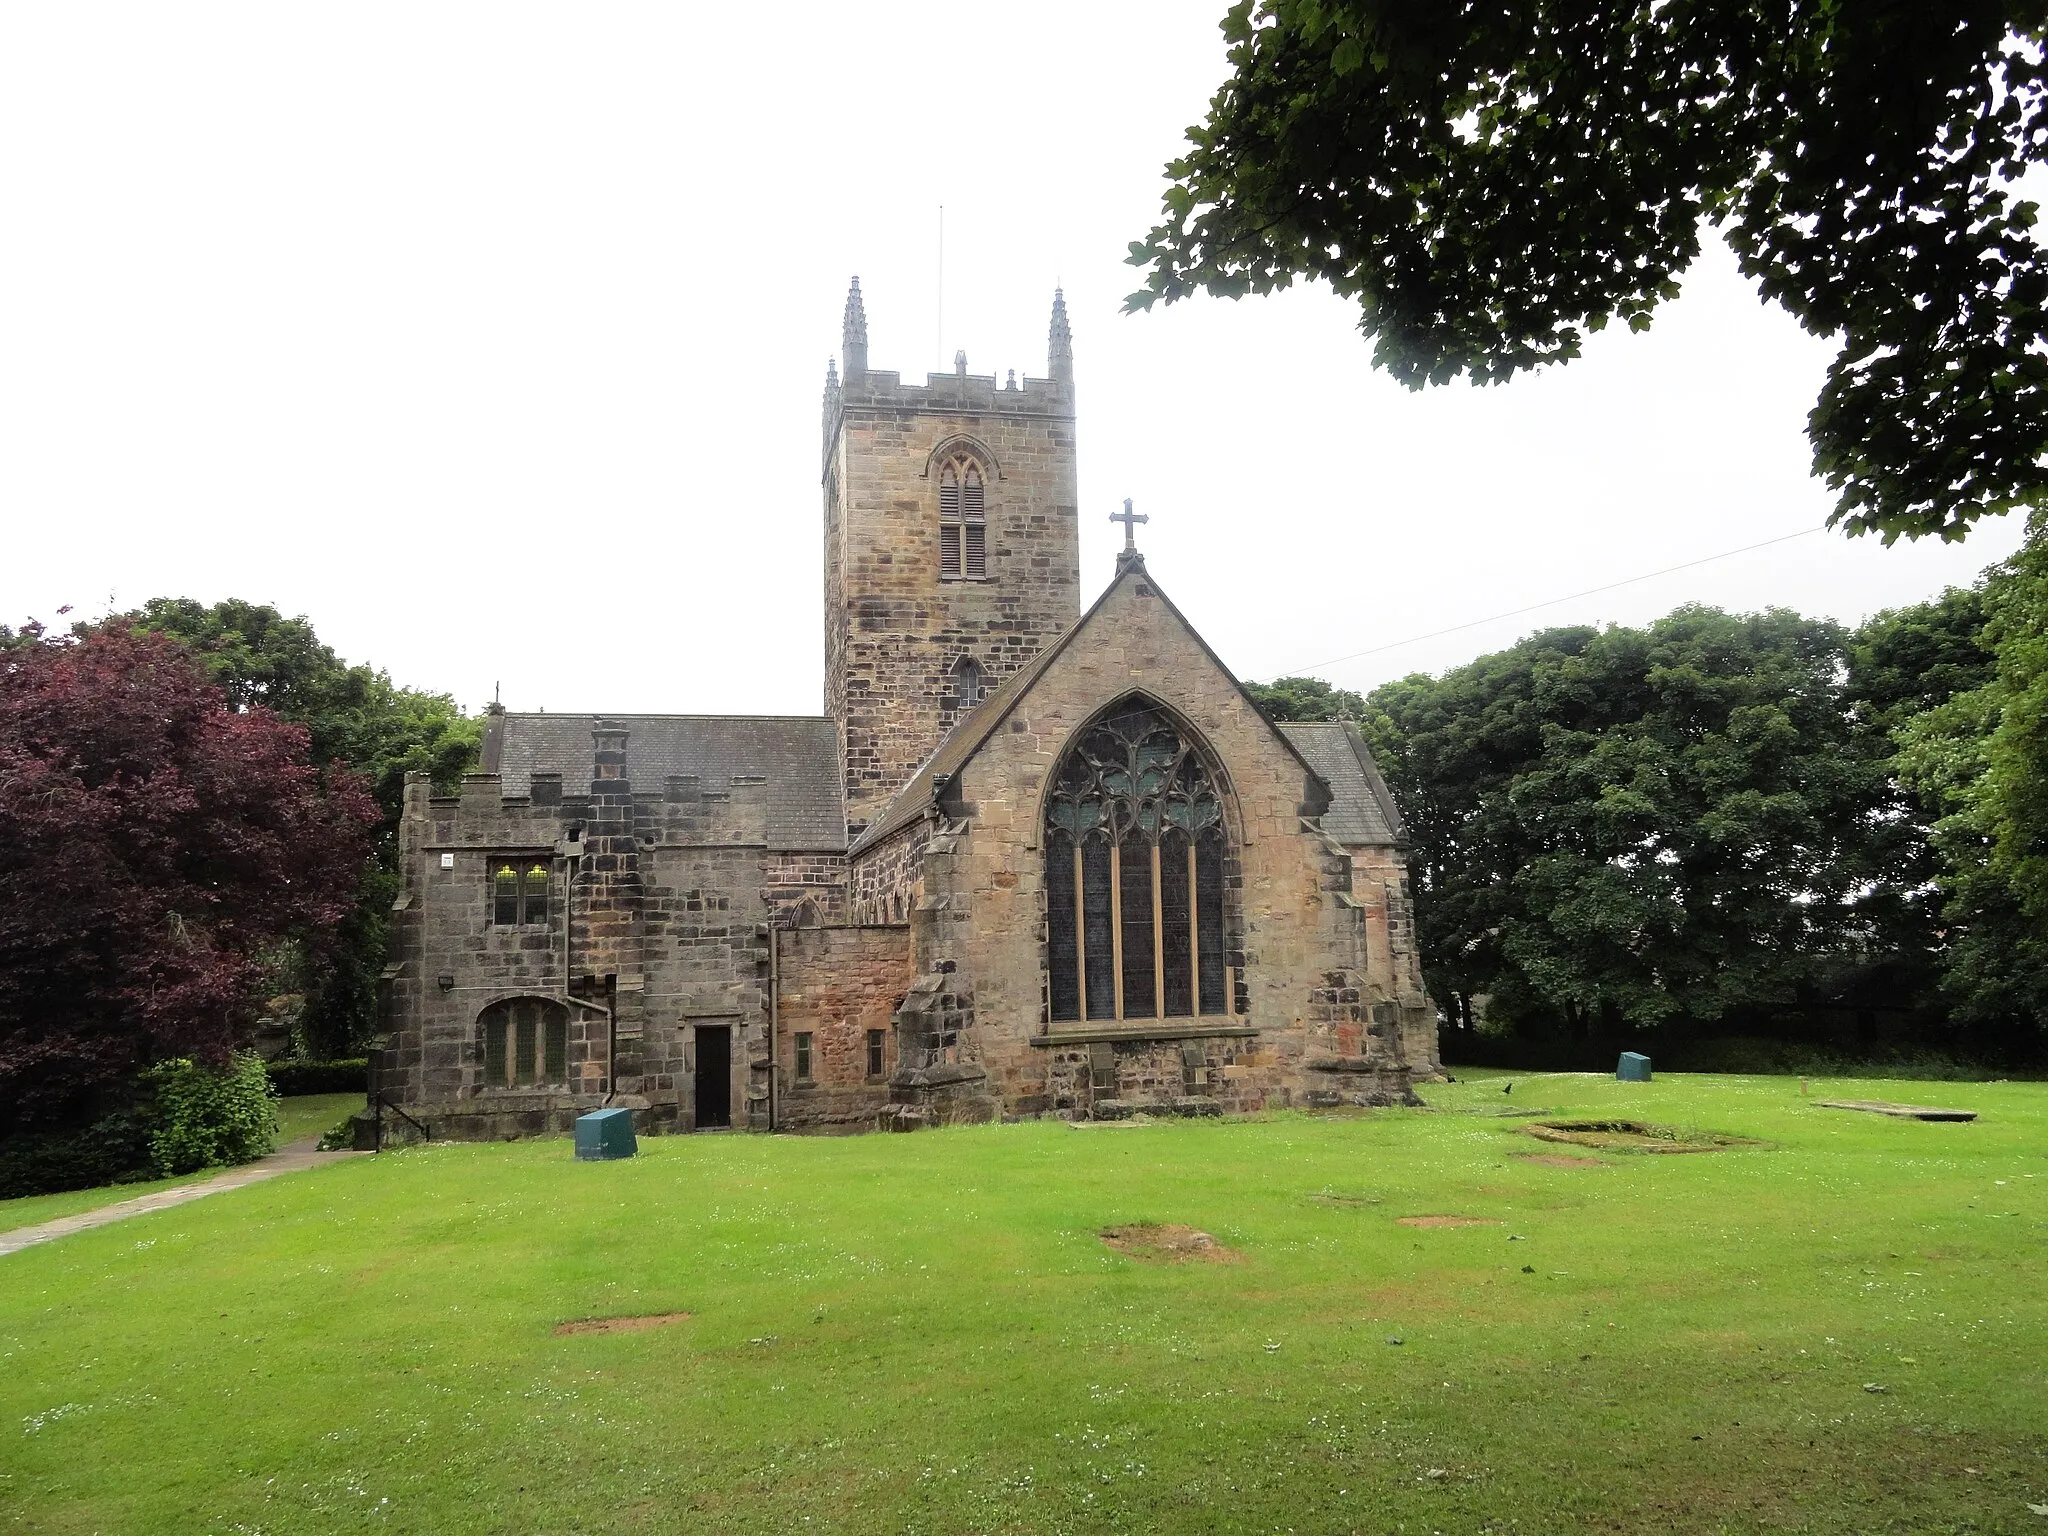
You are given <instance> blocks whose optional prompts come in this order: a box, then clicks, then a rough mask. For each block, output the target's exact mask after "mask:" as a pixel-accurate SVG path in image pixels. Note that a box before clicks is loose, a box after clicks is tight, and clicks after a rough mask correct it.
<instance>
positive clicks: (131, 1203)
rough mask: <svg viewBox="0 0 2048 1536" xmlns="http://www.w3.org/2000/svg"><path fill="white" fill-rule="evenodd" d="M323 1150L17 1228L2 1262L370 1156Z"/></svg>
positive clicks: (297, 1145) (304, 1150) (278, 1155)
mask: <svg viewBox="0 0 2048 1536" xmlns="http://www.w3.org/2000/svg"><path fill="white" fill-rule="evenodd" d="M318 1146H319V1139H318V1138H317V1137H313V1136H308V1137H307V1138H306V1139H305V1140H304V1141H295V1142H293V1143H292V1144H291V1145H290V1146H288V1147H284V1148H281V1149H280V1150H278V1151H276V1152H273V1153H271V1154H270V1156H268V1157H263V1158H258V1159H257V1160H256V1161H255V1162H253V1163H245V1164H243V1166H241V1167H240V1168H230V1169H229V1170H228V1171H227V1172H225V1173H219V1174H215V1175H214V1176H213V1177H212V1178H210V1179H198V1180H195V1181H194V1182H192V1183H190V1184H179V1185H177V1186H176V1187H174V1188H171V1189H159V1190H156V1191H155V1192H153V1193H151V1194H147V1195H137V1196H136V1197H135V1198H134V1199H133V1200H122V1201H118V1202H116V1203H115V1204H113V1205H102V1206H98V1207H96V1208H95V1209H93V1210H90V1211H77V1212H74V1213H73V1214H71V1215H69V1216H59V1217H58V1218H57V1219H56V1220H55V1221H46V1222H44V1223H42V1225H40V1226H34V1227H16V1228H15V1229H14V1230H13V1231H12V1232H0V1256H5V1255H7V1254H10V1253H19V1252H21V1250H22V1249H24V1248H33V1247H34V1246H35V1245H36V1244H37V1243H47V1242H51V1241H53V1240H55V1239H57V1238H60V1237H69V1236H70V1235H71V1234H72V1233H74V1232H88V1231H90V1230H92V1228H94V1227H104V1226H105V1225H107V1223H108V1222H111V1221H122V1220H125V1219H126V1218H127V1217H130V1216H140V1215H142V1214H143V1213H144V1212H145V1211H161V1210H166V1209H168V1208H169V1207H171V1206H174V1205H183V1204H184V1203H185V1202H186V1201H187V1200H198V1199H200V1198H202V1197H204V1196H206V1195H217V1194H219V1193H220V1192H221V1191H222V1190H224V1189H240V1188H241V1187H242V1186H243V1185H244V1184H260V1183H262V1182H263V1181H264V1180H265V1179H274V1178H276V1177H277V1176H278V1175H279V1174H281V1173H297V1172H298V1171H299V1170H300V1169H302V1168H318V1167H320V1166H321V1165H322V1164H323V1163H332V1162H337V1161H339V1160H340V1159H342V1158H348V1157H367V1156H369V1154H368V1153H366V1152H321V1151H318V1150H317V1148H318Z"/></svg>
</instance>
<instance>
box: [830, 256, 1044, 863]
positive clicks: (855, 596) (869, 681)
mask: <svg viewBox="0 0 2048 1536" xmlns="http://www.w3.org/2000/svg"><path fill="white" fill-rule="evenodd" d="M838 362H839V366H837V367H835V366H833V365H832V364H827V366H826V372H825V433H824V437H825V441H824V460H825V466H824V493H825V709H826V712H827V713H828V714H830V715H831V716H832V718H833V719H834V720H836V721H837V722H838V723H839V739H840V761H841V766H842V769H843V772H844V774H845V782H846V812H847V817H848V819H849V821H850V822H851V823H852V825H853V828H854V830H855V831H856V832H857V831H858V830H859V829H860V828H861V827H863V826H865V825H866V824H867V823H868V822H869V821H871V820H872V819H873V818H874V817H875V815H876V814H877V813H878V812H879V811H880V810H881V808H882V807H883V806H884V805H885V804H887V803H888V800H889V798H890V796H891V795H893V794H894V793H895V792H896V791H897V790H898V789H900V788H901V787H902V786H903V785H904V783H905V782H906V781H907V780H908V779H909V778H910V776H911V774H912V773H914V772H915V771H916V770H917V767H918V765H919V764H920V763H922V762H923V761H924V760H925V758H927V757H928V756H930V755H931V752H932V750H933V749H934V748H935V747H937V746H938V744H939V742H940V741H941V740H943V739H944V737H945V735H946V732H947V731H949V730H951V729H952V727H953V724H954V722H955V721H957V720H958V719H959V718H960V717H961V716H962V715H963V714H965V713H966V712H967V711H968V710H969V709H971V708H972V707H973V705H974V704H975V703H976V702H977V701H978V700H979V699H980V698H982V697H984V696H985V695H986V694H987V693H988V691H989V690H991V689H993V688H995V687H997V686H999V685H1000V684H1001V683H1002V682H1003V680H1004V679H1005V678H1007V677H1009V676H1010V674H1012V673H1013V672H1015V671H1016V670H1017V669H1018V668H1019V667H1021V666H1022V665H1023V664H1024V663H1025V662H1027V661H1029V660H1030V659H1031V658H1032V657H1033V656H1035V655H1037V654H1038V653H1039V652H1040V651H1041V650H1043V649H1044V648H1045V647H1046V646H1048V645H1050V644H1051V643H1052V642H1053V640H1054V639H1056V638H1057V637H1058V636H1059V635H1060V634H1061V633H1062V632H1063V631H1064V630H1066V629H1067V628H1068V627H1070V626H1071V625H1072V624H1074V623H1075V621H1076V620H1078V619H1079V618H1080V615H1081V559H1080V546H1079V535H1078V528H1077V518H1078V510H1077V505H1076V495H1075V488H1074V487H1075V481H1074V347H1073V338H1072V335H1071V333H1070V332H1069V331H1068V328H1067V306H1066V301H1065V299H1064V297H1063V296H1062V295H1061V294H1060V293H1058V292H1057V291H1055V293H1054V294H1053V301H1052V328H1051V332H1050V336H1049V339H1048V346H1047V365H1046V372H1047V374H1048V375H1049V377H1047V378H1043V379H1034V378H1026V379H1024V380H1023V381H1022V382H1021V383H1020V382H1019V381H1018V379H1017V376H1016V374H1015V372H1014V371H1012V372H1011V373H1010V375H1009V377H1008V379H1007V380H1006V381H1005V382H1003V383H1001V384H998V383H997V382H996V379H995V376H994V375H993V374H971V373H969V372H968V371H967V355H966V354H965V353H964V352H963V353H959V354H957V355H956V356H955V358H954V367H953V371H952V372H951V373H950V374H945V373H934V374H928V375H927V376H926V378H925V382H924V383H923V384H921V385H916V384H905V383H903V382H902V380H901V378H900V376H899V375H897V374H895V373H891V372H878V371H874V370H871V369H870V368H869V367H868V326H867V311H866V309H865V307H864V306H863V304H862V302H861V293H860V279H859V278H855V279H854V280H853V287H852V289H851V291H850V292H848V294H847V296H846V314H845V321H844V327H843V333H842V339H841V350H840V357H839V360H838ZM842 369H843V372H842Z"/></svg>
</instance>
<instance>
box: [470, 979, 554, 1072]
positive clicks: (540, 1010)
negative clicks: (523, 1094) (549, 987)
mask: <svg viewBox="0 0 2048 1536" xmlns="http://www.w3.org/2000/svg"><path fill="white" fill-rule="evenodd" d="M482 1023H483V1030H484V1086H485V1087H486V1088H527V1087H534V1086H539V1085H559V1084H562V1083H566V1082H568V1080H569V1016H568V1013H567V1011H566V1010H565V1009H564V1008H563V1007H562V1006H561V1004H559V1003H554V1002H550V1001H548V999H546V998H544V997H515V998H511V999H509V1000H508V1001H506V1002H502V1003H493V1004H491V1006H490V1007H488V1008H486V1009H485V1010H484V1013H483V1020H482Z"/></svg>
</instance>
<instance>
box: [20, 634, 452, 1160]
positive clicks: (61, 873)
mask: <svg viewBox="0 0 2048 1536" xmlns="http://www.w3.org/2000/svg"><path fill="white" fill-rule="evenodd" d="M480 724H481V722H480V721H478V720H477V719H474V718H471V717H469V716H466V715H465V714H464V713H463V711H462V710H461V709H460V708H459V707H458V706H457V705H456V704H455V702H454V701H453V700H452V699H450V698H449V697H447V696H446V695H443V694H435V693H424V692H420V691H417V690H413V689H408V688H402V687H399V686H397V685H396V684H394V683H393V682H392V681H391V679H390V678H389V677H388V676H386V675H385V674H384V673H382V672H380V671H377V670H375V669H373V668H370V667H366V666H361V665H354V666H351V665H349V664H348V663H346V662H344V661H342V660H341V658H339V657H338V656H337V655H336V654H335V653H334V651H333V649H332V648H331V647H329V646H327V645H325V644H323V643H321V641H320V640H319V639H318V637H317V636H316V635H315V633H314V631H313V629H312V626H311V625H310V624H308V623H307V622H306V621H305V620H304V619H288V618H285V617H284V616H283V615H281V614H280V613H278V612H277V610H275V609H274V608H269V607H264V606H261V605H257V604H252V603H246V602H239V601H228V602H221V603H216V604H213V605H211V606H207V605H203V604H200V603H197V602H192V601H189V600H184V599H160V600H157V601H154V602H151V603H149V604H147V605H146V606H144V607H143V608H140V609H138V610H135V611H133V612H130V613H124V614H120V615H116V616H113V617H110V618H107V619H104V620H101V621H98V622H95V623H91V624H84V623H80V624H74V625H72V626H71V627H70V628H69V629H64V630H57V629H52V628H48V627H46V626H43V625H41V624H35V623H31V624H28V625H25V626H24V627H22V628H21V629H20V630H10V629H0V1186H5V1188H4V1190H0V1192H4V1193H9V1194H12V1193H25V1192H28V1191H29V1190H30V1189H31V1188H38V1187H62V1186H64V1185H66V1184H75V1183H80V1182H84V1183H91V1182H104V1181H105V1180H106V1179H108V1178H116V1177H121V1176H124V1175H135V1176H147V1175H148V1174H150V1173H152V1172H164V1171H177V1170H173V1169H171V1168H170V1167H169V1166H168V1165H165V1166H158V1164H162V1163H163V1162H164V1159H163V1156H162V1155H161V1147H162V1145H163V1144H165V1143H166V1140H167V1137H169V1139H171V1140H175V1139H177V1138H176V1137H175V1136H170V1132H171V1131H172V1130H175V1129H176V1128H177V1126H176V1123H175V1122H177V1119H178V1116H179V1115H180V1114H186V1111H185V1110H184V1109H180V1108H178V1107H177V1106H174V1105H171V1104H170V1103H169V1100H168V1099H167V1098H166V1096H165V1090H164V1085H165V1084H166V1083H169V1082H176V1083H181V1084H182V1083H186V1082H188V1081H197V1080H196V1079H191V1078H190V1073H189V1072H186V1076H184V1077H177V1076H176V1075H175V1074H174V1075H173V1076H171V1077H166V1076H165V1070H166V1068H167V1067H169V1066H170V1064H185V1065H180V1066H179V1067H178V1070H179V1071H185V1070H186V1065H189V1067H190V1069H192V1070H196V1071H198V1072H200V1073H201V1074H202V1076H204V1075H205V1074H207V1073H212V1074H214V1077H213V1079H211V1081H213V1082H216V1083H217V1084H218V1085H219V1086H218V1088H217V1089H216V1088H214V1087H209V1088H207V1089H205V1090H204V1092H202V1091H201V1090H198V1089H189V1088H182V1087H181V1088H180V1090H179V1096H180V1098H181V1100H189V1099H192V1098H193V1096H194V1094H199V1095H200V1097H201V1098H205V1097H206V1096H207V1095H212V1096H213V1097H214V1098H217V1099H218V1100H219V1102H220V1104H221V1106H222V1108H221V1114H222V1115H224V1116H227V1117H228V1118H230V1119H233V1118H234V1117H237V1116H239V1117H242V1118H244V1119H246V1118H248V1117H249V1116H250V1115H251V1114H252V1113H255V1112H256V1110H260V1109H261V1106H260V1103H259V1104H258V1105H257V1106H256V1110H252V1108H251V1106H250V1105H248V1104H246V1103H240V1102H230V1101H231V1100H232V1099H233V1098H234V1095H233V1093H232V1092H231V1091H230V1090H231V1089H232V1088H233V1086H234V1085H235V1084H244V1085H246V1084H248V1083H250V1082H251V1081H253V1082H255V1083H256V1084H257V1087H258V1090H259V1099H260V1085H261V1080H262V1077H263V1074H262V1072H261V1071H260V1070H257V1071H255V1073H254V1076H253V1079H252V1077H251V1074H250V1068H249V1063H248V1061H247V1060H246V1059H244V1060H242V1061H240V1062H237V1061H236V1059H235V1058H236V1055H237V1052H238V1051H240V1050H242V1048H244V1047H246V1046H247V1045H248V1044H249V1042H250V1041H251V1039H252V1038H253V1037H254V1034H255V1032H256V1030H257V1027H258V1025H259V1023H263V1022H265V1021H269V1022H270V1023H272V1024H273V1025H274V1026H276V1027H277V1028H279V1029H282V1030H283V1031H285V1032H286V1033H287V1034H288V1036H289V1040H288V1048H289V1050H290V1051H291V1053H293V1054H296V1055H298V1056H300V1057H304V1058H321V1057H333V1056H341V1055H346V1054H350V1053H353V1052H358V1051H360V1050H361V1049H362V1048H363V1046H364V1045H365V1043H366V1042H367V1041H368V1040H369V1038H370V1036H371V1034H372V1032H373V1030H374V1028H375V1024H376V1008H377V995H376V984H377V978H378V975H379V972H380V971H381V969H382V966H383V963H384V937H385V924H386V921H387V913H388V911H389V908H390V905H391V902H392V899H393V897H394V896H395V894H396V892H397V888H398V881H397V865H396V858H397V840H396V830H397V820H398V814H399V810H400V807H401V799H402V795H403V790H404V783H405V776H406V774H407V773H408V772H411V771H415V770H417V771H423V772H426V773H429V774H431V775H432V776H433V777H434V779H435V781H436V783H437V784H439V785H441V786H442V787H444V788H445V787H452V786H453V785H454V784H455V783H456V782H457V781H458V780H459V778H460V776H461V774H462V772H463V771H464V770H465V769H466V768H467V767H468V766H469V764H470V763H471V761H472V760H473V757H474V754H475V749H476V744H477V741H478V738H479V735H480ZM243 1097H246V1095H243ZM187 1108H189V1106H187ZM155 1109H161V1110H162V1111H163V1113H162V1114H159V1115H156V1117H155V1119H154V1120H153V1119H152V1112H153V1110H155ZM264 1113H267V1111H264ZM186 1118H188V1119H189V1118H190V1116H189V1114H186ZM179 1134H181V1135H182V1134H185V1133H184V1132H182V1131H181V1132H180V1133H179ZM187 1139H189V1136H188V1137H187ZM152 1144H155V1145H157V1146H158V1148H159V1153H158V1154H157V1155H155V1156H154V1158H152V1155H151V1154H149V1153H148V1150H147V1149H148V1147H149V1146H150V1145H152ZM238 1144H243V1145H246V1146H247V1147H249V1148H250V1149H251V1150H250V1153H249V1155H254V1153H255V1152H257V1151H261V1150H263V1149H264V1147H263V1146H262V1145H261V1144H260V1138H251V1137H241V1138H240V1141H239V1143H238ZM122 1149H126V1150H122Z"/></svg>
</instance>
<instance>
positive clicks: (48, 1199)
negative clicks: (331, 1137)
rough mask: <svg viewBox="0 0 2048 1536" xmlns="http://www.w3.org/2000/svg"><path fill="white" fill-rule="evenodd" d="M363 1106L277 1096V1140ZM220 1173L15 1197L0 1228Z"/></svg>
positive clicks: (333, 1122) (1, 1214) (0, 1214)
mask: <svg viewBox="0 0 2048 1536" xmlns="http://www.w3.org/2000/svg"><path fill="white" fill-rule="evenodd" d="M362 1106H363V1096H362V1095H361V1094H360V1093H309V1094H303V1095H300V1096H297V1097H294V1098H289V1099H279V1100H278V1101H277V1121H278V1137H277V1144H278V1145H279V1146H280V1147H286V1146H290V1145H291V1144H292V1143H293V1142H295V1141H299V1140H302V1139H303V1138H305V1137H307V1136H322V1135H325V1134H326V1133H327V1132H328V1131H331V1130H333V1129H334V1127H335V1126H337V1125H339V1124H340V1123H341V1122H342V1121H343V1120H344V1119H346V1118H347V1117H348V1116H349V1115H351V1114H353V1113H354V1112H355V1111H356V1110H358V1109H361V1108H362ZM224 1171H225V1170H223V1169H219V1168H202V1169H200V1171H199V1172H197V1173H186V1174H180V1175H179V1176H178V1177H177V1178H175V1179H151V1180H149V1181H148V1182H147V1183H144V1184H103V1185H100V1186H99V1187H97V1188H94V1189H67V1190H65V1191H64V1192H63V1193H61V1194H55V1195H23V1196H21V1197H19V1198H17V1199H14V1200H0V1232H11V1231H13V1230H14V1229H15V1228H16V1227H33V1226H37V1225H39V1224H41V1223H42V1222H45V1221H55V1220H56V1219H57V1218H58V1217H59V1216H71V1215H75V1214H76V1213H78V1212H79V1211H91V1210H97V1209H98V1208H99V1207H100V1206H103V1205H114V1204H117V1203H118V1202H120V1201H122V1200H133V1199H134V1198H135V1197H136V1196H137V1195H147V1194H152V1193H154V1192H155V1191H157V1190H159V1189H175V1188H176V1187H177V1186H178V1185H180V1184H191V1183H194V1182H196V1181H198V1180H200V1179H210V1178H212V1177H213V1176H214V1175H215V1174H217V1173H221V1172H224Z"/></svg>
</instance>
